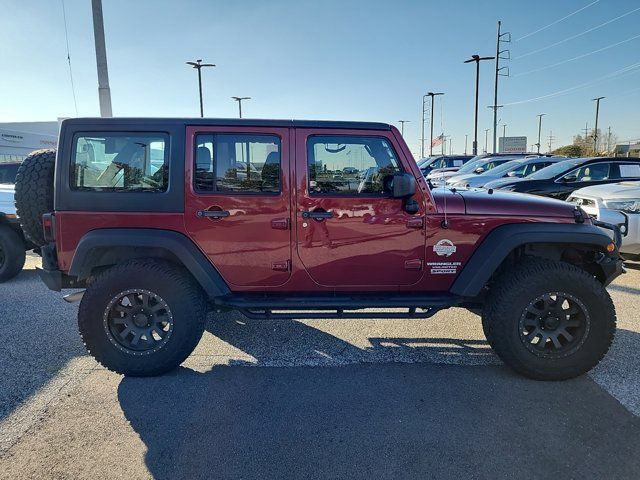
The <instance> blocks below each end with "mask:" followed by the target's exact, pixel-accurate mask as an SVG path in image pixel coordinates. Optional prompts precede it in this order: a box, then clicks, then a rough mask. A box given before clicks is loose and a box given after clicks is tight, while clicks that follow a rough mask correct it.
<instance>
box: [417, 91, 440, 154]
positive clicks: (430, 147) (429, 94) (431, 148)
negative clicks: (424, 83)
mask: <svg viewBox="0 0 640 480" xmlns="http://www.w3.org/2000/svg"><path fill="white" fill-rule="evenodd" d="M438 95H444V93H442V92H437V93H433V92H429V93H427V94H426V95H423V97H422V157H423V158H424V100H425V98H427V97H431V139H430V143H429V156H432V155H433V99H434V97H436V96H438Z"/></svg>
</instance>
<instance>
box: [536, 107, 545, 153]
mask: <svg viewBox="0 0 640 480" xmlns="http://www.w3.org/2000/svg"><path fill="white" fill-rule="evenodd" d="M545 115H546V113H541V114H539V115H538V143H536V147H538V153H540V133H542V117H544V116H545Z"/></svg>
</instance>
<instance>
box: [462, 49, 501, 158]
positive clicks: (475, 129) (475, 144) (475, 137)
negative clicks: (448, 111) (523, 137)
mask: <svg viewBox="0 0 640 480" xmlns="http://www.w3.org/2000/svg"><path fill="white" fill-rule="evenodd" d="M494 58H495V57H481V56H480V55H471V58H470V59H469V60H465V61H464V63H471V62H476V106H475V116H474V124H473V155H478V87H479V86H480V62H481V61H482V60H493V59H494Z"/></svg>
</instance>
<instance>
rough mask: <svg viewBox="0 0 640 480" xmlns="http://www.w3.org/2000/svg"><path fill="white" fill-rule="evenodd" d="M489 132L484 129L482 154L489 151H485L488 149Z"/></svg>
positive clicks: (487, 129)
mask: <svg viewBox="0 0 640 480" xmlns="http://www.w3.org/2000/svg"><path fill="white" fill-rule="evenodd" d="M489 130H491V129H490V128H485V129H484V153H487V152H488V151H489V150H487V149H488V148H489Z"/></svg>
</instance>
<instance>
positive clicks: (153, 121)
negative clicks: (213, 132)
mask: <svg viewBox="0 0 640 480" xmlns="http://www.w3.org/2000/svg"><path fill="white" fill-rule="evenodd" d="M63 123H65V124H67V125H96V124H101V125H113V124H117V125H140V124H144V125H158V126H161V125H185V126H187V125H213V126H217V125H219V126H245V127H299V128H343V129H352V130H390V129H391V125H389V124H388V123H378V122H348V121H333V120H268V119H255V118H158V117H114V118H101V117H87V118H69V119H66V120H64V121H63Z"/></svg>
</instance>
